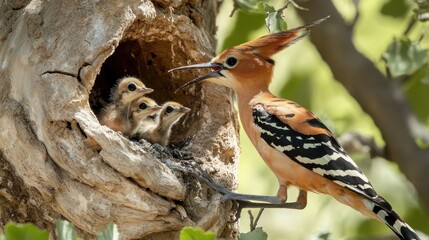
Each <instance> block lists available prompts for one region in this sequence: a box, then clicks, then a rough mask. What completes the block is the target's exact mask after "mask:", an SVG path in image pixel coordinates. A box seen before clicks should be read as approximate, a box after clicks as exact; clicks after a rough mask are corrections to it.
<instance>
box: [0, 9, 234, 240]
mask: <svg viewBox="0 0 429 240" xmlns="http://www.w3.org/2000/svg"><path fill="white" fill-rule="evenodd" d="M217 7H218V6H217V2H216V1H202V2H201V1H193V0H183V1H181V0H176V1H160V0H159V1H152V2H151V1H144V0H143V1H138V0H129V1H111V0H109V1H78V0H76V1H66V0H60V1H36V0H32V1H31V0H22V1H0V180H1V181H0V224H1V226H4V225H5V224H6V223H7V222H8V221H15V222H34V223H35V224H36V225H38V226H39V227H41V228H47V229H49V230H52V229H53V224H52V223H53V222H54V220H55V219H60V218H62V219H67V220H69V221H71V222H72V223H73V224H75V226H77V227H78V229H79V234H80V236H81V237H82V238H92V237H93V236H94V235H95V234H97V232H98V230H99V229H100V228H102V227H104V226H105V225H106V224H108V223H111V222H114V223H116V224H118V227H119V232H120V234H121V238H123V239H130V238H134V239H135V238H145V239H174V238H177V236H178V231H179V230H180V229H181V228H183V227H184V226H186V225H198V226H201V227H203V228H204V229H210V230H212V231H215V232H217V234H218V236H222V237H227V238H230V237H231V236H232V234H234V225H229V224H227V222H226V220H227V219H228V216H229V215H230V213H231V206H230V205H228V204H223V203H221V202H220V196H219V195H218V194H216V193H214V192H212V191H210V189H207V187H206V186H205V185H200V184H199V183H198V181H196V180H195V179H193V178H191V177H189V176H183V175H182V174H181V173H180V172H175V171H173V170H171V169H169V168H168V167H167V165H165V164H164V163H163V161H164V162H165V161H170V159H163V161H160V159H159V157H157V156H160V155H159V154H156V152H155V151H154V150H153V149H152V147H151V146H150V145H149V144H146V145H140V144H136V143H133V142H131V141H129V140H128V139H126V138H125V137H123V136H122V135H121V134H120V133H118V132H114V131H112V130H111V129H109V128H107V127H105V126H101V125H100V124H99V122H98V120H97V118H96V117H95V114H94V111H97V110H99V107H100V106H99V105H98V104H100V103H103V101H106V100H107V98H108V95H109V92H110V88H111V87H112V86H113V85H114V83H115V81H116V79H118V78H119V77H122V76H124V75H133V76H136V77H139V78H140V79H142V80H143V81H144V82H145V84H146V85H148V86H149V87H151V88H153V89H155V92H154V94H153V95H152V96H153V97H154V98H155V99H156V100H157V101H158V102H160V103H162V102H163V101H166V100H171V99H173V100H176V101H179V102H181V103H182V104H184V105H185V106H188V107H190V108H192V110H193V111H192V112H191V113H190V114H188V115H187V116H186V118H184V120H183V121H181V122H180V123H179V124H178V126H176V127H175V129H174V139H173V142H181V141H186V140H189V139H191V140H190V144H189V145H188V146H187V147H186V150H187V151H189V152H192V153H193V156H194V157H195V159H196V161H197V162H199V163H200V164H201V165H202V166H203V168H204V169H206V171H208V172H209V173H211V175H212V176H213V177H214V178H215V179H216V180H218V181H220V182H221V183H223V184H225V185H226V186H228V187H230V188H235V182H236V181H235V176H236V167H237V163H238V153H239V150H238V126H237V119H236V113H235V112H234V109H233V106H232V97H227V98H225V97H220V96H231V92H230V91H229V90H227V89H225V88H222V87H215V86H213V85H210V84H207V85H205V84H203V85H197V86H194V87H192V88H190V90H185V91H182V92H180V93H178V94H174V93H173V92H174V89H175V88H176V87H177V86H179V85H180V84H182V83H183V82H184V81H185V80H189V79H191V78H192V77H194V75H192V74H191V73H190V72H181V73H175V74H174V75H171V74H169V73H167V70H168V69H170V68H172V67H175V66H179V65H184V64H189V63H196V62H200V61H206V60H208V59H209V58H210V57H211V56H212V55H213V54H214V45H215V40H214V38H213V35H214V31H215V14H216V12H217ZM219 109H229V111H226V110H225V111H219ZM183 209H185V212H184V211H183Z"/></svg>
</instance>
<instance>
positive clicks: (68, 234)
mask: <svg viewBox="0 0 429 240" xmlns="http://www.w3.org/2000/svg"><path fill="white" fill-rule="evenodd" d="M55 226H56V229H57V238H58V239H59V240H76V239H77V233H76V230H75V229H74V226H73V224H72V223H70V222H68V221H66V220H58V221H56V222H55Z"/></svg>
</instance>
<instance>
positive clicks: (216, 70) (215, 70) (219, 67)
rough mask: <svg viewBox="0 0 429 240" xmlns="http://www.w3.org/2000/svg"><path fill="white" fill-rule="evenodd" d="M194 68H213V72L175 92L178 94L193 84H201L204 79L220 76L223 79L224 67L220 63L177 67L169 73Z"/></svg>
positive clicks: (193, 80)
mask: <svg viewBox="0 0 429 240" xmlns="http://www.w3.org/2000/svg"><path fill="white" fill-rule="evenodd" d="M192 68H211V69H212V70H213V71H212V72H210V73H208V74H206V75H203V76H200V77H197V78H195V79H192V80H191V81H189V82H187V83H185V84H183V85H182V86H180V87H179V88H178V89H177V90H176V91H175V92H178V91H179V90H181V89H183V88H185V87H187V86H189V85H191V84H194V83H197V82H201V81H203V80H204V79H208V78H216V77H219V76H222V77H223V75H222V73H221V71H222V70H223V69H224V66H223V65H222V64H220V63H214V62H208V63H200V64H194V65H189V66H182V67H177V68H173V69H170V70H168V72H172V71H176V70H183V69H192Z"/></svg>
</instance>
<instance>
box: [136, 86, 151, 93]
mask: <svg viewBox="0 0 429 240" xmlns="http://www.w3.org/2000/svg"><path fill="white" fill-rule="evenodd" d="M138 92H139V93H142V94H148V93H151V92H153V89H152V88H148V87H143V88H140V89H139V91H138Z"/></svg>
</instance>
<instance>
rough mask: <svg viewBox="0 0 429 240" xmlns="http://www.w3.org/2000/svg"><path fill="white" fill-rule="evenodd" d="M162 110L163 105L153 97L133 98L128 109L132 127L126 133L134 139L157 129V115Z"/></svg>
mask: <svg viewBox="0 0 429 240" xmlns="http://www.w3.org/2000/svg"><path fill="white" fill-rule="evenodd" d="M160 110H161V106H159V105H158V104H157V103H156V102H155V101H154V100H153V99H151V98H148V97H144V96H143V97H139V98H137V99H135V100H133V101H132V102H131V104H130V107H129V110H128V119H129V123H130V128H129V130H128V131H126V132H124V135H125V136H127V137H128V138H133V139H134V138H135V137H136V136H139V135H140V134H143V133H145V132H148V131H152V130H153V129H155V128H156V127H157V126H158V122H157V120H156V115H157V113H158V112H159V111H160Z"/></svg>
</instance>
